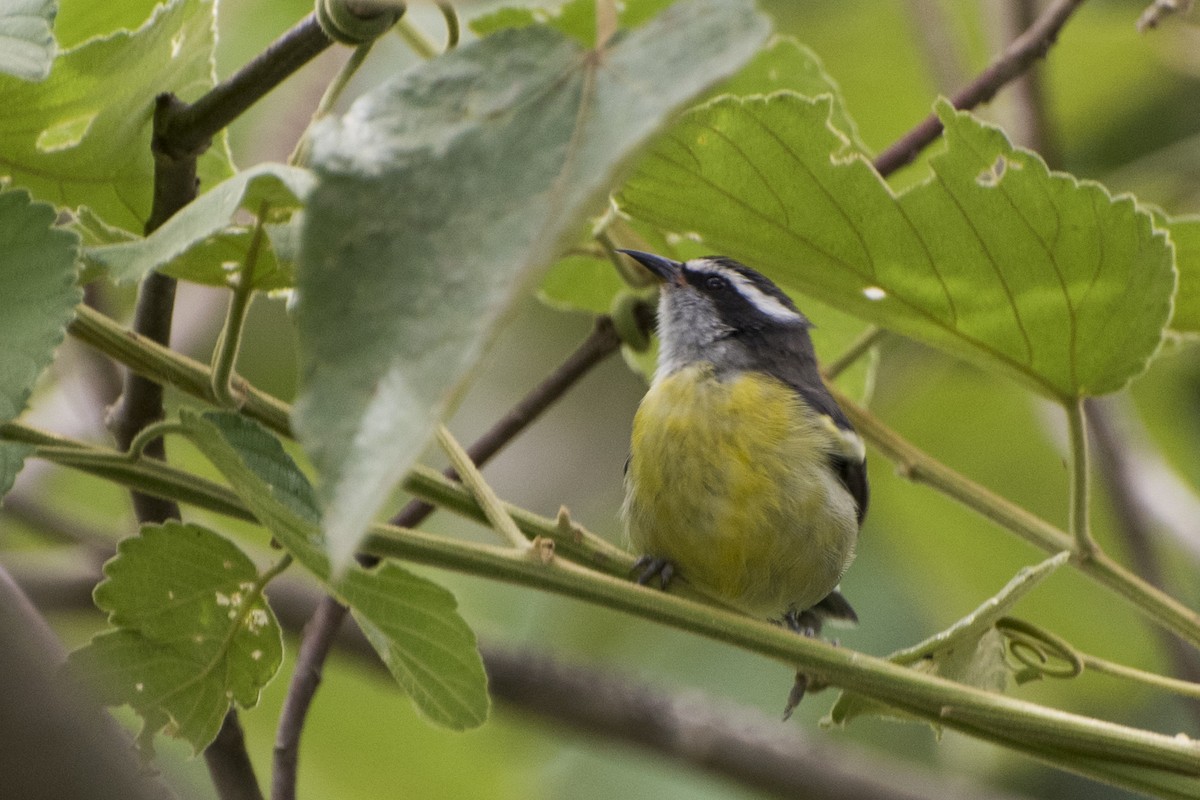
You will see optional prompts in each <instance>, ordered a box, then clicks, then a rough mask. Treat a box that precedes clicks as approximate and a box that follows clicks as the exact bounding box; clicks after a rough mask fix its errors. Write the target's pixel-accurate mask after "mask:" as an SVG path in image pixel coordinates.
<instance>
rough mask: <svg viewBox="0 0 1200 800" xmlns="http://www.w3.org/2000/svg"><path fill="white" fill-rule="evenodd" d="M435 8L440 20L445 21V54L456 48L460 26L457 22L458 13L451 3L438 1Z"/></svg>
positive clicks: (460, 31) (443, 0) (460, 32)
mask: <svg viewBox="0 0 1200 800" xmlns="http://www.w3.org/2000/svg"><path fill="white" fill-rule="evenodd" d="M437 7H438V11H441V12H442V19H443V20H445V21H446V52H449V51H451V50H453V49H454V48H456V47H458V40H459V38H460V36H461V35H462V30H461V29H462V25H461V24H460V23H459V21H458V12H457V11H455V10H454V4H453V3H448V2H446V0H438V4H437Z"/></svg>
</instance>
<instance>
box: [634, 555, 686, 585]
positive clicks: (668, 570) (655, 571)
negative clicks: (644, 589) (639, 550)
mask: <svg viewBox="0 0 1200 800" xmlns="http://www.w3.org/2000/svg"><path fill="white" fill-rule="evenodd" d="M632 571H633V572H636V573H638V576H637V582H638V585H639V586H649V585H650V581H652V580H654V578H655V577H656V576H657V577H658V584H659V586H661V587H662V588H663V589H664V590H665V589H666V588H667V586H669V585H670V584H671V578H673V577H675V565H674V564H672V563H671V562H670V561H668V560H667V559H665V558H656V557H654V556H642V557H641V558H639V559H638V560H637V561H635V562H634V564H633V570H632Z"/></svg>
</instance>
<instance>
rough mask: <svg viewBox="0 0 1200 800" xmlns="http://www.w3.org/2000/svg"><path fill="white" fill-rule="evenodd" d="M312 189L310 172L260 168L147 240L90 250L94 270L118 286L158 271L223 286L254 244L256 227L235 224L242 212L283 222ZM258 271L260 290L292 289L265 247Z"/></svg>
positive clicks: (198, 203) (213, 192)
mask: <svg viewBox="0 0 1200 800" xmlns="http://www.w3.org/2000/svg"><path fill="white" fill-rule="evenodd" d="M311 187H312V176H311V174H310V173H309V172H308V171H307V170H303V169H299V168H296V167H288V166H284V165H282V164H260V165H258V166H256V167H253V168H251V169H248V170H245V171H243V172H239V173H238V174H236V175H234V176H233V177H232V178H230V179H228V180H226V181H224V182H222V183H221V184H219V185H217V186H215V187H213V188H212V189H210V190H209V191H207V192H205V193H204V194H202V195H200V196H199V197H198V198H196V199H195V200H193V201H192V202H191V203H189V204H188V205H187V206H186V207H184V208H183V209H182V210H180V211H179V212H178V213H177V214H175V215H174V216H172V217H171V218H170V219H169V220H167V221H166V222H164V223H163V224H162V225H161V226H160V227H159V228H158V229H157V230H155V231H154V232H153V233H151V234H150V235H149V236H147V237H146V238H144V239H136V240H134V241H129V242H117V243H112V244H101V245H97V246H94V247H87V248H85V249H84V253H83V255H84V259H85V260H86V261H87V262H88V264H89V266H92V267H94V268H97V269H102V270H104V271H106V272H107V274H108V276H109V277H110V278H112V279H113V280H115V281H127V280H140V279H141V278H142V276H143V275H145V274H146V273H147V272H149V271H150V270H152V269H159V270H161V271H163V272H165V273H166V274H168V275H172V276H174V277H177V278H185V279H187V280H190V281H193V282H196V283H207V284H210V285H215V286H223V285H225V284H226V283H227V282H228V279H229V269H228V267H227V265H229V264H233V265H241V264H243V263H244V261H245V257H246V253H247V251H248V249H249V247H250V241H251V239H252V238H253V237H252V232H253V226H249V227H248V226H246V225H242V224H235V219H234V218H235V215H236V214H237V213H238V212H239V211H248V212H250V213H252V214H258V213H259V212H260V211H261V210H262V209H264V208H265V209H266V210H267V215H266V217H265V219H278V218H282V217H283V216H285V215H287V214H288V213H289V212H292V211H295V210H297V209H299V208H300V207H301V203H302V202H303V198H304V196H305V195H306V194H307V193H308V191H309V189H311ZM264 245H265V246H264V247H262V248H261V250H260V251H259V254H258V260H257V263H256V265H255V271H254V285H255V287H257V288H259V289H275V288H280V287H284V286H290V285H291V284H292V278H291V274H290V270H288V269H284V268H283V265H281V263H280V261H279V260H278V259H277V258H276V256H275V253H274V252H273V250H272V248H271V246H270V244H269V241H268V242H264Z"/></svg>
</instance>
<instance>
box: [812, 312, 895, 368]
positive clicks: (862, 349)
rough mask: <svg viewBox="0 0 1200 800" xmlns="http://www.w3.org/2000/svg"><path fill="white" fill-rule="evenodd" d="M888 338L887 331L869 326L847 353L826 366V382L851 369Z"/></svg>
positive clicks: (847, 349)
mask: <svg viewBox="0 0 1200 800" xmlns="http://www.w3.org/2000/svg"><path fill="white" fill-rule="evenodd" d="M885 336H887V331H885V330H884V329H883V328H880V327H878V326H876V325H871V326H869V327H868V328H867V329H866V330H864V331H863V332H862V334H861V335H860V336H859V337H858V338H857V339H855V340H854V341H853V342H852V343H851V344H850V346H849V347H847V348H846V351H845V352H844V353H842V354H841V355H840V356H838V357H837V358H835V359H834V360H833V361H831V362H829V363H828V364H826V365H825V369H824V370H823V372H824V373H825V380H827V381H831V380H833V379H834V378H836V377H837V376H838V375H841V374H842V373H843V372H845V371H846V370H847V369H849V368H850V367H851V366H852V365H853V364H854V362H855V361H858V360H859V359H860V358H862V357H863V356H865V355H866V354H867V353H869V352H871V348H872V347H874V346H875V345H877V344H879V342H880V341H882V340H883V338H884V337H885Z"/></svg>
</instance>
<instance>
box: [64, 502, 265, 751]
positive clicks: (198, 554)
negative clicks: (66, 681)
mask: <svg viewBox="0 0 1200 800" xmlns="http://www.w3.org/2000/svg"><path fill="white" fill-rule="evenodd" d="M104 574H105V576H106V578H105V580H104V581H103V582H102V583H101V584H100V585H99V586H97V587H96V591H95V600H96V605H97V606H98V607H99V608H100V609H101V610H102V611H107V612H108V614H109V620H110V621H111V622H112V623H113V625H115V626H116V627H117V630H115V631H109V632H106V633H102V634H100V635H99V636H97V637H96V638H94V639H93V640H92V641H91V643H89V644H88V645H86V646H85V647H83V648H82V649H81V650H78V651H76V652H75V653H72V654H71V659H70V663H71V668H72V669H73V670H74V671H75V673H76V674H77V675H79V676H80V677H81V678H83V679H85V680H88V681H91V682H94V683H96V684H97V685H98V687H99V689H100V692H101V700H102V702H104V703H105V704H106V705H121V704H128V705H130V706H132V707H133V709H134V710H135V711H136V712H137V713H138V714H139V715H140V716H141V717H142V718H143V719H144V721H145V724H144V726H143V729H142V734H141V737H140V738H141V739H142V740H143V741H144V742H148V741H149V739H150V738H151V737H152V736H153V734H154V733H156V732H157V731H158V730H160V729H162V728H163V727H164V726H166V725H168V724H169V725H170V728H169V732H170V733H171V734H172V735H174V736H178V737H179V738H181V739H184V740H186V741H187V742H189V743H190V744H191V745H192V748H193V750H194V751H195V752H197V753H199V752H200V751H201V750H203V749H204V748H205V747H207V746H208V744H209V743H210V742H212V740H213V739H214V738H216V735H217V731H218V730H220V727H221V721H222V719H223V718H224V717H225V713H226V712H227V711H228V710H229V705H230V703H231V702H235V701H236V702H237V703H238V704H239V705H241V706H242V707H243V708H251V707H253V706H254V705H256V704H257V703H258V697H259V693H260V691H261V690H262V687H263V686H265V685H266V684H267V682H269V681H270V680H271V678H272V677H274V676H275V673H276V672H277V671H278V670H279V665H280V663H281V662H282V661H283V638H282V632H281V630H280V628H279V623H278V622H276V620H275V615H274V614H273V613H272V612H271V608H270V606H268V605H267V603H266V600H265V599H264V598H263V596H262V578H261V577H260V576H259V574H258V570H257V569H256V568H255V566H254V563H253V562H252V561H251V560H250V559H249V558H247V557H246V555H245V554H244V553H243V552H242V551H241V550H239V549H238V547H237V546H236V545H235V544H233V543H232V542H230V541H229V540H228V539H225V538H223V537H221V536H219V535H217V534H216V533H213V532H212V531H210V530H208V529H206V528H202V527H200V526H199V525H191V524H188V525H185V524H183V523H179V522H168V523H166V524H164V525H162V526H147V527H144V528H143V529H142V532H141V534H140V535H139V536H137V537H134V538H130V539H126V540H124V541H123V542H121V544H120V545H119V546H118V548H117V555H116V557H115V558H113V559H112V560H111V561H109V562H108V563H107V564H106V565H105V567H104Z"/></svg>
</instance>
